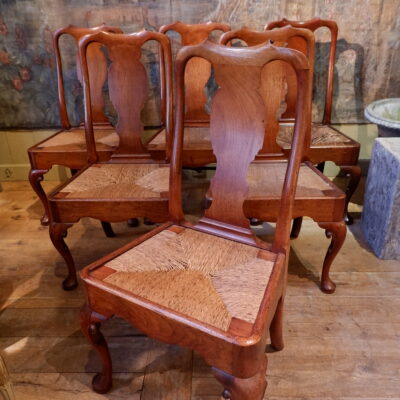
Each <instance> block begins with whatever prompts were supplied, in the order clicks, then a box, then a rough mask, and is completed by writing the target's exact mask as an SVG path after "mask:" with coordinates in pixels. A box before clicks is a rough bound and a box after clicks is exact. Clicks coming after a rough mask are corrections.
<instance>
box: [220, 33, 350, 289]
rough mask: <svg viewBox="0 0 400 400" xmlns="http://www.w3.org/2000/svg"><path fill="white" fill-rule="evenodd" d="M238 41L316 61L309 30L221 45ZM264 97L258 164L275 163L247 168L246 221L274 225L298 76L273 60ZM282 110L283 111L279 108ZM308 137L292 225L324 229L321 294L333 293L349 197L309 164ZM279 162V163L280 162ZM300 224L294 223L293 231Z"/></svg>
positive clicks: (226, 37)
mask: <svg viewBox="0 0 400 400" xmlns="http://www.w3.org/2000/svg"><path fill="white" fill-rule="evenodd" d="M234 39H239V40H241V41H242V42H244V43H246V44H247V45H249V46H255V45H260V44H262V43H265V42H267V41H270V40H271V41H273V42H274V45H277V46H287V47H289V48H291V47H292V46H293V47H297V49H298V50H299V51H301V52H303V53H304V54H305V55H306V56H307V58H308V60H309V62H310V67H311V69H312V68H313V60H314V35H313V33H312V32H310V31H309V30H307V29H300V28H293V27H289V26H287V27H284V28H281V29H276V30H273V31H263V32H255V31H251V30H249V29H247V28H243V29H239V30H236V31H230V32H227V33H224V34H223V35H222V36H221V38H220V42H221V43H222V44H225V45H226V44H229V43H230V42H231V41H232V40H234ZM262 79H263V94H264V96H265V98H264V102H265V104H266V105H267V106H266V121H267V123H266V135H265V140H264V145H263V147H262V149H261V151H260V152H259V153H258V155H257V157H256V159H257V160H273V159H275V160H274V161H273V162H272V161H270V162H268V163H261V164H254V163H252V165H251V166H250V169H249V177H248V180H249V185H250V190H249V195H248V198H247V200H246V202H245V205H244V210H245V214H246V216H248V217H249V218H255V219H256V220H258V221H271V222H273V221H276V218H277V215H278V213H279V201H280V197H279V193H280V190H281V187H282V185H283V180H284V177H285V170H286V161H284V160H283V159H285V158H287V157H288V156H289V154H290V146H289V147H288V148H286V147H284V146H282V147H281V142H280V140H279V136H278V134H279V132H280V124H279V121H278V120H279V118H277V112H276V110H277V109H278V108H279V106H280V105H281V104H282V101H283V100H284V101H285V103H286V110H287V109H290V110H293V112H294V115H295V112H296V111H295V110H296V97H297V82H296V74H295V71H293V69H292V68H291V67H290V66H288V65H287V64H286V65H284V63H282V62H279V61H275V62H274V63H271V64H270V65H269V68H268V69H264V71H263V77H262ZM280 111H281V112H283V111H284V109H283V108H282V107H281V108H280ZM309 150H310V137H306V142H305V144H304V154H303V161H305V162H304V163H302V164H301V167H300V176H299V182H298V186H297V191H296V195H295V202H294V208H293V217H294V218H295V220H294V221H299V220H300V219H301V218H302V217H303V216H308V217H310V218H312V219H313V220H314V221H315V222H317V223H318V225H319V226H320V227H321V228H322V229H325V231H326V235H327V237H328V238H331V243H330V246H329V248H328V251H327V254H326V256H325V259H324V263H323V266H322V274H321V290H322V291H324V292H325V293H333V292H334V291H335V288H336V285H335V283H334V282H333V281H332V280H331V278H330V276H329V272H330V268H331V265H332V263H333V261H334V259H335V257H336V255H337V253H338V252H339V251H340V249H341V247H342V245H343V242H344V240H345V237H346V232H347V230H346V225H345V223H344V221H343V215H344V209H345V204H346V203H345V201H346V199H345V194H344V193H343V192H342V191H341V190H340V189H338V188H337V187H336V186H335V185H334V184H333V183H332V182H331V181H330V180H329V179H328V178H326V177H325V176H324V175H323V174H322V173H321V172H320V171H318V170H317V169H316V168H315V167H314V166H313V164H312V163H311V162H310V161H309ZM276 159H280V160H276ZM295 229H297V225H296V224H294V228H293V230H292V233H293V232H294V230H295Z"/></svg>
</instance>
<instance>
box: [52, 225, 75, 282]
mask: <svg viewBox="0 0 400 400" xmlns="http://www.w3.org/2000/svg"><path fill="white" fill-rule="evenodd" d="M72 225H73V224H66V223H58V222H51V223H50V225H49V233H50V239H51V241H52V242H53V245H54V247H55V248H56V249H57V250H58V252H59V253H60V255H61V256H62V258H63V259H64V260H65V262H66V263H67V267H68V276H67V278H66V279H65V280H64V281H63V283H62V286H63V289H64V290H73V289H75V288H76V287H77V286H78V279H77V276H76V269H75V263H74V260H73V259H72V255H71V252H70V251H69V248H68V246H67V244H66V243H65V241H64V238H65V237H66V236H67V229H68V228H70V227H71V226H72Z"/></svg>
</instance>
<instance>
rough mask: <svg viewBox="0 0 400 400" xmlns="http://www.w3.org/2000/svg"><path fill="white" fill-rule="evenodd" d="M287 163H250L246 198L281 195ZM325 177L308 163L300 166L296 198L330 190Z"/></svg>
mask: <svg viewBox="0 0 400 400" xmlns="http://www.w3.org/2000/svg"><path fill="white" fill-rule="evenodd" d="M286 167H287V164H286V163H284V162H266V163H253V164H251V165H250V168H249V172H248V176H247V182H248V184H249V194H248V199H251V198H256V197H261V198H263V197H265V196H268V197H276V198H279V199H280V197H281V192H282V186H283V181H284V178H285V172H286ZM332 186H333V185H332V184H330V183H329V182H328V181H327V180H326V178H324V177H322V176H321V175H319V174H317V173H316V172H315V169H313V168H310V166H309V165H308V164H302V165H301V166H300V173H299V179H298V183H297V188H296V197H295V198H296V199H298V198H302V197H307V198H310V197H324V193H325V192H326V191H331V190H332Z"/></svg>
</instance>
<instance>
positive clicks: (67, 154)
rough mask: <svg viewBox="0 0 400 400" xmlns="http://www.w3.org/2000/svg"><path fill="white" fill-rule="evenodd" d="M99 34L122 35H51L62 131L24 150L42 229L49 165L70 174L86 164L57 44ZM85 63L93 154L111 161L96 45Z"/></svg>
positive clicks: (112, 143)
mask: <svg viewBox="0 0 400 400" xmlns="http://www.w3.org/2000/svg"><path fill="white" fill-rule="evenodd" d="M100 31H104V32H114V33H122V30H121V29H119V28H116V27H111V26H107V25H104V24H103V25H99V26H96V27H94V28H82V27H78V26H74V25H69V26H67V27H66V28H62V29H59V30H57V31H56V32H54V35H53V47H54V51H55V55H56V65H57V83H58V101H59V110H60V119H61V126H62V129H61V130H60V131H59V132H57V133H55V134H54V135H52V136H51V137H50V138H47V139H45V140H43V141H42V142H40V143H38V144H36V145H35V146H33V147H31V148H29V149H28V155H29V160H30V163H31V170H30V172H29V181H30V183H31V185H32V188H33V190H34V191H35V193H36V194H37V195H38V197H39V199H40V200H41V202H42V204H43V207H44V210H45V213H44V215H43V217H42V219H41V223H42V225H48V224H49V217H48V216H49V210H48V201H47V196H46V193H45V191H44V190H43V187H42V185H41V181H42V180H43V177H44V175H45V174H46V173H47V172H48V171H49V170H50V169H51V167H52V166H53V165H63V166H65V167H67V168H71V170H72V171H71V172H73V173H74V172H75V171H76V170H79V169H81V168H83V167H84V166H85V165H86V164H87V153H86V142H85V129H84V127H83V125H81V126H78V127H71V123H70V121H69V118H68V112H67V106H66V102H65V91H64V79H63V70H62V60H61V53H60V46H59V41H60V38H61V36H63V35H69V36H71V37H72V38H73V39H74V41H75V44H76V46H77V47H78V42H79V40H80V39H81V38H82V37H83V36H85V35H87V34H90V33H94V32H100ZM77 57H78V54H77ZM88 63H89V71H90V77H91V95H92V105H93V122H94V123H95V139H96V145H97V151H98V155H99V160H101V161H106V160H108V159H109V158H110V157H111V154H112V152H113V151H114V149H115V148H116V146H117V145H118V135H117V134H116V133H115V129H114V128H113V127H112V126H111V125H110V124H109V123H108V119H107V117H106V116H105V114H104V111H103V107H104V100H103V96H102V89H103V85H104V82H105V79H106V76H107V63H106V58H105V56H104V54H103V52H102V51H101V48H100V46H99V45H93V46H91V47H90V49H89V53H88ZM76 66H77V72H78V78H79V80H82V74H81V68H80V66H79V59H78V58H77V63H76ZM103 227H104V228H105V230H106V232H107V233H111V232H112V230H111V227H110V225H109V224H107V223H104V224H103Z"/></svg>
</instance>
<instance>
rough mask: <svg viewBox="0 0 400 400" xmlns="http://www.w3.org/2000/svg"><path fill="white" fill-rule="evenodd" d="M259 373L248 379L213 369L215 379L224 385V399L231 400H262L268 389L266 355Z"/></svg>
mask: <svg viewBox="0 0 400 400" xmlns="http://www.w3.org/2000/svg"><path fill="white" fill-rule="evenodd" d="M264 357H265V358H264V359H263V362H262V363H261V365H260V369H259V372H258V373H257V374H256V375H254V376H252V377H251V378H248V379H240V378H236V377H234V376H232V375H229V374H227V373H226V372H224V371H221V370H220V369H217V368H213V369H212V372H213V374H214V376H215V378H216V379H217V380H218V381H219V382H221V383H222V385H223V386H224V388H225V389H224V391H223V393H222V397H223V398H224V399H230V400H262V399H263V397H264V393H265V389H266V388H267V379H266V377H265V375H266V371H267V356H266V355H264Z"/></svg>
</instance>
